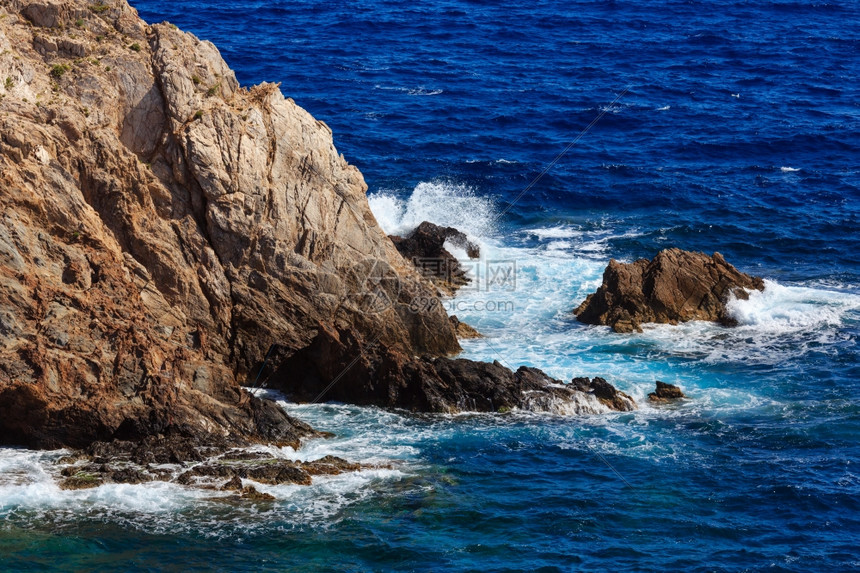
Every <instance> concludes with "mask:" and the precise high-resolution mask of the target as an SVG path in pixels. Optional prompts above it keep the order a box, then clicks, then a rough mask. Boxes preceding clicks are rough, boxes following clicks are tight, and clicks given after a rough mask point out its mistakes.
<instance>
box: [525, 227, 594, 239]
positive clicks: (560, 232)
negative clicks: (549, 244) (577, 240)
mask: <svg viewBox="0 0 860 573" xmlns="http://www.w3.org/2000/svg"><path fill="white" fill-rule="evenodd" d="M525 232H526V233H528V234H531V235H534V236H535V237H537V238H538V239H572V238H574V237H581V236H582V229H580V228H577V227H574V226H572V225H556V226H553V227H537V228H535V229H528V230H527V231H525Z"/></svg>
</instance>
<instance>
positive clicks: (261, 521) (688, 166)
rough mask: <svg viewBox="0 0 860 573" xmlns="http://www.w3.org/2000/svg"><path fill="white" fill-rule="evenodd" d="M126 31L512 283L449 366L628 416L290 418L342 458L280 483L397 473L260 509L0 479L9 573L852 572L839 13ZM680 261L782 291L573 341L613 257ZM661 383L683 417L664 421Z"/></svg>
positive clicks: (619, 14) (480, 309)
mask: <svg viewBox="0 0 860 573" xmlns="http://www.w3.org/2000/svg"><path fill="white" fill-rule="evenodd" d="M133 4H134V6H135V7H137V8H138V10H139V11H140V12H141V15H142V16H143V17H144V18H146V19H147V20H149V21H152V22H156V21H162V20H169V21H171V22H173V23H175V24H177V25H178V26H180V27H181V28H183V29H186V30H189V31H192V32H194V33H195V34H197V35H198V36H199V37H201V38H203V39H208V40H211V41H213V42H214V43H215V44H216V45H217V46H218V47H219V48H220V49H221V52H222V54H223V55H224V57H225V59H226V60H227V62H228V63H229V64H230V65H231V66H232V67H233V68H235V69H236V72H237V75H238V78H239V80H240V82H241V83H243V84H245V85H249V84H252V83H257V82H260V81H276V82H281V89H282V90H283V91H284V93H285V94H286V95H287V96H290V97H293V98H294V99H295V100H296V102H297V103H299V104H300V105H302V106H304V107H305V108H307V109H308V110H309V111H310V112H311V113H313V114H314V115H315V116H316V117H318V118H319V119H322V120H324V121H325V122H326V123H327V124H328V125H329V126H331V127H332V129H333V131H334V136H335V144H336V145H337V146H338V149H339V151H341V152H342V153H344V154H345V155H346V157H347V159H349V160H350V161H351V162H353V163H355V164H356V165H358V166H359V168H360V169H361V170H362V172H363V173H364V175H365V178H366V180H367V182H368V185H369V188H370V190H369V197H370V202H371V207H372V208H373V210H374V213H375V214H376V216H377V219H378V220H379V222H380V224H381V225H382V226H383V227H384V228H385V229H386V230H387V231H388V232H404V231H407V230H408V229H410V228H411V227H414V226H415V225H416V224H418V223H420V222H421V221H423V220H431V221H434V222H436V223H440V224H446V225H453V226H456V227H458V228H460V229H461V230H464V231H466V232H468V233H469V234H470V235H471V236H472V237H474V238H475V239H476V240H478V241H479V242H480V243H481V245H482V251H483V258H482V260H481V261H479V262H477V263H475V264H474V266H473V268H472V272H473V273H475V276H476V277H478V278H481V277H485V276H486V273H488V272H490V271H491V270H492V269H498V268H502V267H504V268H514V269H515V275H514V276H515V279H516V280H515V282H514V283H507V284H505V285H503V286H504V288H495V289H492V290H490V291H489V292H488V291H487V289H484V288H472V289H467V290H465V291H463V292H462V293H461V294H460V295H458V297H457V299H455V300H453V301H447V302H446V304H448V305H449V310H450V311H451V312H452V313H456V314H457V315H458V316H459V317H460V318H461V319H464V320H466V321H468V322H469V323H470V324H473V325H474V326H476V327H477V328H478V329H479V330H481V331H482V332H483V333H484V334H486V335H487V338H485V339H481V340H477V341H471V342H468V343H465V342H464V344H463V346H464V348H465V351H464V355H465V356H467V357H471V358H476V359H482V360H499V361H501V362H503V363H505V364H508V365H510V366H512V367H516V366H518V365H520V364H529V365H534V366H537V367H540V368H543V369H544V370H546V371H547V372H549V373H550V374H552V375H553V376H555V377H558V378H561V379H564V380H569V379H570V378H571V377H573V376H575V375H588V376H595V375H600V376H604V377H606V378H607V379H609V380H610V381H611V382H612V383H614V384H616V385H617V386H618V387H619V388H621V389H622V390H624V391H626V392H628V393H630V394H631V395H633V396H634V397H635V398H636V399H637V401H638V402H639V403H640V404H641V406H642V408H641V409H640V410H639V411H637V412H634V413H625V414H612V415H606V416H591V417H583V418H564V417H550V416H534V415H525V414H518V413H515V414H511V415H493V416H490V415H469V414H464V415H460V416H453V417H442V416H415V415H409V414H405V413H398V412H388V411H383V410H378V409H374V408H359V407H353V406H345V405H337V404H326V405H315V406H299V405H295V404H289V403H286V402H284V403H283V404H284V407H285V408H287V409H288V410H289V411H290V412H291V413H293V414H295V415H297V416H299V417H302V418H303V419H306V420H308V421H309V422H311V423H312V424H313V425H314V426H316V427H318V428H320V429H324V430H330V431H333V432H335V433H336V434H337V437H336V438H334V439H332V440H325V441H317V442H312V443H310V444H308V445H306V446H305V447H304V448H303V449H302V450H301V451H299V452H293V451H292V450H286V451H275V452H273V453H274V454H275V455H280V456H286V457H300V458H302V459H316V458H319V457H322V456H324V455H327V454H335V455H341V456H343V457H347V458H349V459H352V460H355V461H362V462H366V463H371V464H379V465H381V466H384V467H385V469H379V470H366V471H363V472H360V473H357V474H347V475H341V476H335V477H329V478H323V479H318V480H317V481H315V483H314V485H313V486H311V487H309V488H302V487H296V486H291V487H269V488H266V487H265V486H261V487H260V489H263V490H265V491H268V492H269V493H272V494H273V495H275V497H276V498H277V501H276V502H274V503H271V504H258V505H253V504H251V505H248V504H235V503H230V502H227V501H225V500H224V499H220V498H219V497H218V495H217V494H212V493H211V492H201V491H199V490H192V489H186V488H183V487H180V486H175V485H167V484H149V485H143V486H120V485H111V486H102V487H100V488H97V489H94V490H87V491H78V492H63V491H60V490H59V489H58V488H57V486H56V481H55V477H56V476H55V475H54V472H55V470H54V468H53V466H52V464H51V461H52V460H55V459H57V458H58V457H60V456H61V455H62V453H61V452H42V453H39V452H31V451H26V450H0V556H2V558H3V565H2V566H3V567H5V568H7V569H11V570H45V569H64V570H85V569H96V568H98V569H104V570H125V569H131V568H144V569H146V568H149V569H152V570H155V569H182V570H210V569H215V570H222V571H237V570H244V571H257V570H273V571H274V570H279V571H280V570H289V569H297V570H298V569H301V570H320V571H323V570H332V569H335V570H422V571H423V570H457V571H460V570H476V571H477V570H480V571H484V570H495V571H503V570H545V571H553V570H572V569H574V570H575V569H583V570H600V571H602V570H631V569H632V570H654V571H667V570H694V571H738V570H744V571H750V570H763V569H767V570H772V571H805V570H819V571H826V570H830V571H844V570H852V569H857V568H858V567H860V549H858V547H860V469H858V465H860V446H858V438H859V437H860V401H858V397H857V396H858V390H860V360H858V350H857V340H858V334H860V255H858V253H860V221H858V215H860V189H858V172H859V171H860V143H858V142H860V87H858V86H860V78H858V71H860V63H858V54H860V26H858V23H860V7H858V4H857V3H856V2H853V1H848V0H845V1H837V2H805V1H797V2H788V1H762V2H747V1H729V2H713V1H701V2H682V1H656V0H655V1H644V0H640V1H631V2H604V1H599V2H598V1H595V2H579V1H574V2H566V3H560V2H546V1H542V0H539V1H536V2H534V1H533V2H525V1H521V0H516V1H513V2H507V3H504V5H501V4H498V3H491V2H483V1H454V0H451V1H435V2H425V3H421V4H417V3H413V2H403V1H400V0H386V1H382V0H370V1H367V2H360V3H354V2H350V3H347V2H340V1H332V2H308V1H303V0H296V1H290V2H280V1H279V2H263V1H260V0H249V1H245V2H228V1H224V0H208V1H202V0H192V1H185V2H167V1H163V0H137V1H134V2H133ZM613 102H614V103H613ZM601 114H602V117H601V118H600V119H599V121H597V122H596V123H595V124H594V125H593V127H592V128H591V129H590V130H588V131H587V133H585V134H584V135H583V136H582V137H581V138H579V139H577V138H578V136H579V135H580V134H581V133H582V131H583V130H584V129H585V128H586V126H588V125H589V124H590V123H591V122H592V121H593V120H594V119H595V118H597V117H598V116H600V115H601ZM574 141H576V143H575V144H574V145H573V146H571V147H569V149H568V151H567V152H566V153H565V154H564V155H563V156H561V157H558V156H559V154H560V153H562V151H563V150H564V149H565V148H566V147H567V146H568V144H570V143H571V142H574ZM556 158H558V161H557V163H555V164H554V165H553V166H552V169H550V170H549V171H548V172H547V173H546V174H545V175H544V176H543V177H542V178H540V179H539V180H538V181H537V183H535V184H534V185H533V186H532V187H531V188H530V189H529V190H528V192H527V193H525V194H523V195H522V196H521V197H519V196H520V193H521V192H522V191H523V190H525V189H526V188H527V187H529V184H530V183H532V182H533V181H534V180H535V178H536V177H537V176H538V175H539V174H540V173H541V172H542V171H543V170H544V169H545V168H546V167H547V166H549V165H550V163H551V162H552V161H553V160H554V159H556ZM670 246H677V247H681V248H685V249H695V250H704V251H707V252H713V251H719V252H721V253H723V254H724V255H725V257H726V258H727V259H728V260H729V261H730V262H732V263H734V264H735V265H737V266H738V267H739V268H741V269H742V270H745V271H748V272H751V273H754V274H758V275H761V276H763V277H765V278H766V279H767V288H766V289H765V291H764V293H761V294H760V295H754V296H753V297H751V299H750V300H749V301H735V302H733V303H732V304H731V309H732V313H733V315H734V316H735V317H736V318H737V319H738V321H739V323H740V324H739V326H738V327H737V328H735V329H732V330H726V329H724V328H721V327H717V326H713V325H710V324H702V323H691V324H686V325H681V326H649V327H646V329H645V331H644V332H643V333H641V334H634V335H618V334H613V333H611V332H609V331H608V330H607V329H605V328H602V327H587V326H583V325H580V324H578V323H576V322H575V320H573V318H572V315H571V312H570V311H571V309H572V308H574V307H575V306H576V305H577V304H578V303H579V302H581V301H582V300H583V299H584V297H585V296H586V294H588V293H589V292H591V291H593V290H594V289H595V288H596V287H597V285H599V283H600V278H601V274H602V270H603V268H604V267H605V266H606V263H607V262H608V261H609V259H610V258H616V259H621V260H633V259H636V258H640V257H651V256H653V255H654V254H655V253H656V251H657V250H659V249H661V248H666V247H670ZM506 265H507V266H506ZM481 273H484V274H481ZM478 282H479V283H480V284H485V283H482V282H481V281H480V280H479V281H478ZM658 379H659V380H663V381H666V382H671V383H674V384H678V385H680V386H681V387H682V388H683V389H684V390H685V392H686V393H687V394H688V395H689V396H690V400H688V401H685V402H683V403H680V404H677V405H672V406H664V407H652V406H649V405H648V403H647V393H648V392H650V391H652V390H653V387H654V381H655V380H658ZM275 397H277V396H275Z"/></svg>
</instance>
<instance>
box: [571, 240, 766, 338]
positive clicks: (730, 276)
mask: <svg viewBox="0 0 860 573" xmlns="http://www.w3.org/2000/svg"><path fill="white" fill-rule="evenodd" d="M750 290H764V281H763V280H762V279H761V278H759V277H753V276H750V275H747V274H744V273H742V272H740V271H738V270H737V269H736V268H735V267H733V266H732V265H730V264H729V263H727V262H726V261H725V259H724V258H723V256H722V255H720V254H719V253H714V255H713V256H710V257H709V256H708V255H706V254H704V253H696V252H688V251H682V250H680V249H667V250H664V251H660V252H659V253H658V254H657V256H655V257H654V258H653V259H652V260H651V261H648V260H647V259H640V260H638V261H635V262H633V263H619V262H617V261H615V260H612V261H610V262H609V266H607V267H606V271H605V272H604V273H603V284H602V285H601V286H600V288H598V289H597V292H595V293H593V294H590V295H588V297H587V298H586V299H585V301H584V302H583V303H582V304H581V305H579V307H578V308H577V309H576V310H574V314H575V315H576V318H577V319H578V320H579V321H580V322H584V323H586V324H602V325H608V326H611V327H612V329H613V330H614V331H615V332H634V331H639V332H641V330H642V328H641V325H642V324H644V323H648V322H658V323H668V324H677V323H679V322H685V321H688V320H708V321H714V322H719V323H721V324H724V325H727V326H730V325H733V324H734V321H733V319H732V318H731V317H730V316H729V315H728V313H727V311H726V302H727V301H728V299H729V297H730V296H735V297H737V298H739V299H744V300H746V299H747V298H749V294H748V291H750Z"/></svg>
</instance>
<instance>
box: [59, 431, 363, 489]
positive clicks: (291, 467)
mask: <svg viewBox="0 0 860 573" xmlns="http://www.w3.org/2000/svg"><path fill="white" fill-rule="evenodd" d="M234 443H235V441H234V440H228V439H226V438H223V439H222V440H221V441H220V442H219V441H217V440H212V439H211V438H206V439H205V440H202V441H201V440H192V439H184V440H179V439H173V438H167V437H160V438H157V437H152V436H150V437H148V438H145V439H143V440H141V441H139V442H130V441H120V440H115V441H113V442H110V443H105V442H96V443H93V444H91V445H90V447H88V448H87V449H86V450H84V451H78V452H76V453H75V454H74V455H71V456H64V457H63V458H61V459H60V460H59V461H58V462H57V463H58V464H59V465H64V466H65V467H63V468H62V470H60V475H61V476H62V477H63V478H65V479H63V480H62V481H61V482H60V487H61V488H63V489H83V488H90V487H97V486H100V485H102V484H106V483H144V482H149V481H155V480H158V481H173V482H176V483H179V484H182V485H198V486H201V487H210V488H211V487H214V485H213V484H212V481H213V480H215V479H222V480H223V479H226V480H228V481H227V483H225V484H224V485H223V486H222V487H221V489H222V490H228V489H232V490H235V491H242V490H243V488H242V479H251V480H254V481H257V482H260V483H266V484H297V485H310V483H311V477H312V476H317V475H337V474H341V473H344V472H353V471H360V470H361V469H363V468H364V467H367V466H363V465H361V464H357V463H352V462H349V461H347V460H344V459H341V458H338V457H334V456H326V457H324V458H322V459H319V460H316V461H312V462H298V461H293V460H287V459H282V458H273V457H272V456H271V455H270V454H267V453H265V452H260V451H247V450H242V449H238V448H235V447H234ZM200 462H203V463H200ZM164 464H167V465H171V466H173V469H172V470H170V469H165V468H163V467H157V466H160V465H164ZM176 474H179V475H178V476H176V477H174V476H175V475H176Z"/></svg>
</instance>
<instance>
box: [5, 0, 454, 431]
mask: <svg viewBox="0 0 860 573" xmlns="http://www.w3.org/2000/svg"><path fill="white" fill-rule="evenodd" d="M0 180H2V185H1V186H0V440H2V442H3V443H18V444H24V445H29V446H34V447H57V446H62V445H67V446H76V447H82V446H86V445H87V444H89V443H91V442H93V441H95V440H111V439H116V438H119V439H124V440H141V439H143V438H145V437H146V436H150V435H159V434H162V435H169V436H186V437H193V438H195V439H200V440H212V439H215V438H216V437H218V438H222V439H226V440H230V441H232V442H235V443H247V442H249V441H250V442H253V441H275V442H282V443H297V441H298V440H299V439H301V438H302V437H305V436H311V435H314V434H313V432H312V430H311V429H310V428H309V427H308V426H306V425H304V424H301V423H299V422H297V421H295V420H292V419H291V418H289V417H288V416H287V415H286V414H284V413H283V411H281V410H280V409H279V408H277V406H275V405H274V404H272V403H269V402H265V401H261V400H259V399H256V398H254V397H252V396H250V395H249V394H248V393H246V392H244V391H242V390H241V389H240V383H246V382H247V381H251V380H253V378H254V376H255V373H256V372H257V371H258V370H259V369H260V367H261V365H262V364H263V363H264V362H266V356H267V354H270V351H271V350H272V349H273V348H275V347H276V346H277V348H278V349H280V353H276V352H271V355H272V357H271V358H270V359H269V360H270V361H276V360H277V359H279V357H283V356H286V355H288V354H289V353H290V352H291V351H294V350H298V349H302V348H305V347H307V346H308V345H309V344H310V343H311V342H312V341H313V340H314V338H315V337H316V335H317V331H318V325H320V324H325V325H329V326H328V327H329V328H354V329H356V331H358V332H362V333H364V334H365V335H366V336H368V337H375V338H376V339H377V340H378V341H379V342H380V343H384V344H386V345H387V346H388V347H390V348H392V349H396V351H398V352H401V353H403V355H407V356H410V357H412V356H438V355H445V354H449V353H453V352H456V351H457V350H459V345H458V343H457V339H456V335H455V331H454V328H453V327H452V325H451V324H450V322H449V321H448V317H447V316H446V314H445V312H444V310H443V309H442V308H441V306H438V305H437V306H433V305H430V306H427V307H426V308H422V309H420V310H418V311H415V310H414V309H413V308H411V307H410V306H411V303H412V301H413V299H415V298H416V297H419V298H424V299H432V298H433V297H435V292H433V289H432V288H430V287H429V286H428V285H427V283H426V281H425V280H424V279H423V278H422V277H421V276H420V275H419V274H418V273H417V271H416V270H415V269H414V267H413V266H412V265H411V264H409V263H408V262H406V261H405V260H404V259H403V257H401V256H400V254H399V253H398V252H397V250H396V249H395V248H394V245H393V244H392V243H391V241H390V240H389V239H388V238H387V237H386V236H385V234H384V233H383V231H382V230H381V229H380V228H379V226H378V225H377V223H376V221H375V219H374V217H373V215H372V213H371V212H370V209H369V207H368V204H367V200H366V197H365V192H366V189H367V188H366V185H365V183H364V180H363V178H362V176H361V174H360V173H359V172H358V170H357V169H356V168H355V167H353V166H351V165H349V164H348V163H347V162H346V161H345V160H344V159H343V157H342V156H340V155H338V153H337V151H336V150H335V148H334V146H333V143H332V134H331V131H330V130H329V128H328V127H327V126H326V125H325V124H324V123H323V122H321V121H317V120H316V119H314V118H313V117H311V116H310V115H309V114H308V113H307V112H306V111H304V110H303V109H301V108H300V107H298V106H297V105H296V104H295V103H294V102H293V101H292V100H289V99H285V98H284V96H283V95H282V94H281V92H280V91H279V89H278V86H276V85H274V84H263V85H259V86H255V87H253V88H250V89H245V88H243V87H240V86H239V84H238V82H237V81H236V78H235V75H234V74H233V72H232V71H231V70H230V69H229V68H228V67H227V65H226V64H225V63H224V61H223V59H222V58H221V56H220V55H219V53H218V50H217V49H216V48H215V46H213V45H212V44H211V43H209V42H205V41H201V40H199V39H197V38H196V37H194V36H193V35H191V34H188V33H184V32H182V31H180V30H178V29H176V27H175V26H172V25H170V24H158V25H154V26H148V25H146V23H144V22H143V21H142V20H140V18H139V17H138V16H137V14H136V12H135V10H134V9H133V8H131V7H130V6H129V5H128V4H127V3H126V2H125V0H101V1H96V2H90V1H84V0H7V1H6V2H4V3H3V4H2V6H0ZM275 365H276V364H270V365H269V366H270V367H272V366H275Z"/></svg>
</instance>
